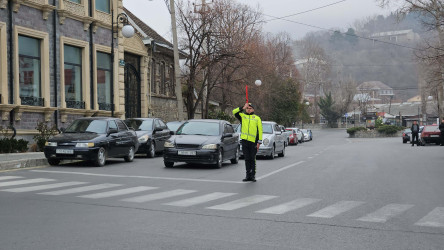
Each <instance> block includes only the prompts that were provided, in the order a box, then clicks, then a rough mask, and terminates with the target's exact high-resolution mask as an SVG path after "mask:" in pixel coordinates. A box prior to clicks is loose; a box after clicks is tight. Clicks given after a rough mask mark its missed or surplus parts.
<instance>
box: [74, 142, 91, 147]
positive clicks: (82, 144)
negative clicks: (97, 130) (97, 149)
mask: <svg viewBox="0 0 444 250" xmlns="http://www.w3.org/2000/svg"><path fill="white" fill-rule="evenodd" d="M92 147H94V142H78V143H76V148H92Z"/></svg>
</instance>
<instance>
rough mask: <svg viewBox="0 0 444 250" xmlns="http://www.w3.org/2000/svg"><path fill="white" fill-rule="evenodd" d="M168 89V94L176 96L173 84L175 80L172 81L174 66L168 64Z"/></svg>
mask: <svg viewBox="0 0 444 250" xmlns="http://www.w3.org/2000/svg"><path fill="white" fill-rule="evenodd" d="M169 76H170V79H169V89H170V94H171V96H176V89H175V88H176V86H175V82H174V68H173V67H172V66H170V70H169Z"/></svg>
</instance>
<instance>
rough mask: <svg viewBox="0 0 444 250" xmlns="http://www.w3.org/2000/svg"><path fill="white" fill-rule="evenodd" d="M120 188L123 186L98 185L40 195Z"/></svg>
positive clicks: (47, 193)
mask: <svg viewBox="0 0 444 250" xmlns="http://www.w3.org/2000/svg"><path fill="white" fill-rule="evenodd" d="M118 186H122V185H120V184H111V183H104V184H98V185H92V186H84V187H77V188H70V189H64V190H58V191H51V192H45V193H39V194H44V195H63V194H74V193H81V192H86V191H93V190H99V189H105V188H111V187H118Z"/></svg>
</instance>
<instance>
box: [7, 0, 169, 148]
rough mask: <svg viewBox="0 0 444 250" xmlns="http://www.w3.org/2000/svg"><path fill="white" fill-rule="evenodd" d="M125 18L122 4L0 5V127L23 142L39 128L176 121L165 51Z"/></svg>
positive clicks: (38, 1) (63, 0) (33, 0)
mask: <svg viewBox="0 0 444 250" xmlns="http://www.w3.org/2000/svg"><path fill="white" fill-rule="evenodd" d="M125 12H128V11H127V10H126V9H125V8H124V7H123V2H122V0H21V1H16V0H0V83H1V87H0V112H1V116H0V117H1V121H0V126H2V127H8V126H10V127H13V128H14V129H15V130H16V131H17V135H18V136H20V137H24V138H26V139H28V140H29V139H30V138H32V135H34V134H36V133H37V130H36V129H35V127H36V125H37V123H39V122H42V121H43V122H46V123H47V124H48V125H49V126H52V125H55V126H56V127H57V128H62V127H66V126H67V125H68V124H69V123H70V122H71V121H72V120H74V119H76V118H79V117H85V116H115V117H120V118H130V117H148V116H157V117H161V118H163V119H164V120H167V121H169V120H175V119H177V112H176V111H177V101H176V98H175V95H174V86H171V85H173V83H174V74H173V73H172V72H174V63H173V61H174V60H173V52H172V46H169V44H168V42H167V41H166V40H165V39H163V38H162V37H160V36H159V35H157V33H155V32H154V31H152V30H151V29H149V27H147V26H146V27H144V26H143V25H142V24H141V23H138V21H140V20H138V19H137V18H136V17H134V16H133V15H132V14H131V13H125ZM121 13H125V14H126V15H124V14H121ZM119 14H120V15H119ZM118 15H119V17H121V16H128V20H127V21H128V22H129V24H131V25H132V26H133V27H135V29H136V34H135V35H134V36H133V37H131V38H125V37H123V36H122V34H121V28H122V26H123V23H122V22H120V21H121V20H120V19H119V20H118V19H117V17H118ZM125 21H126V20H125ZM113 23H114V28H113V29H112V26H113ZM148 29H149V31H150V32H151V33H150V32H148ZM113 30H114V32H113ZM153 34H155V35H154V36H153ZM150 35H151V36H150ZM112 44H114V46H113V48H112ZM113 59H114V60H113Z"/></svg>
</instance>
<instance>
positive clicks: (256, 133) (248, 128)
mask: <svg viewBox="0 0 444 250" xmlns="http://www.w3.org/2000/svg"><path fill="white" fill-rule="evenodd" d="M236 114H239V116H240V117H241V118H242V120H241V126H242V127H241V139H242V140H247V141H251V142H256V141H257V142H258V143H262V120H261V118H260V117H259V116H257V115H255V114H251V115H249V114H245V113H243V112H242V109H241V108H240V107H237V108H235V109H234V110H233V115H236Z"/></svg>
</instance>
